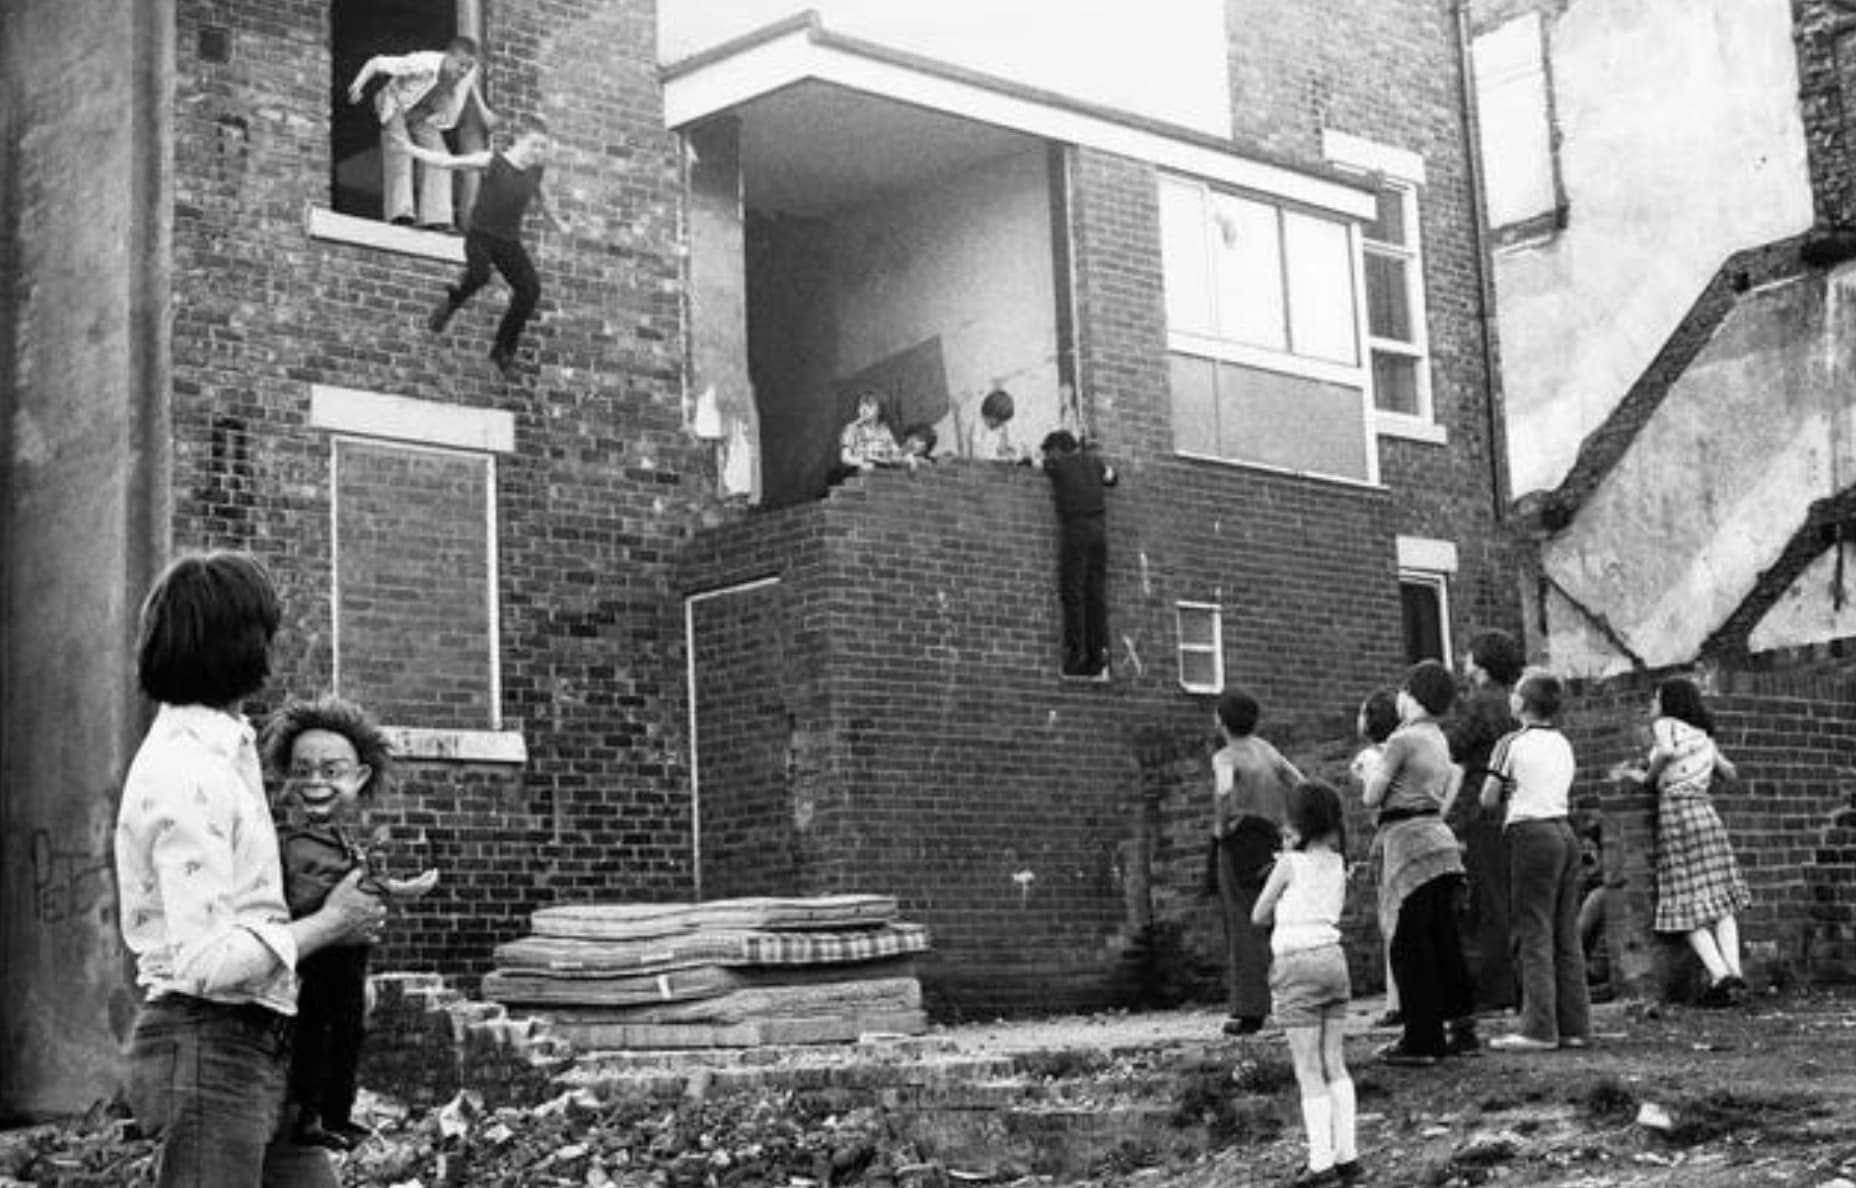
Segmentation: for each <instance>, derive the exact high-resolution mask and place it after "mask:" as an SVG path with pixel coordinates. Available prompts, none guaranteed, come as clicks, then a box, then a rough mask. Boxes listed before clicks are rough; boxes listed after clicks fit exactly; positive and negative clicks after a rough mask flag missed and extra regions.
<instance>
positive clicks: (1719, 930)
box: [1714, 913, 1746, 982]
mask: <svg viewBox="0 0 1856 1188" xmlns="http://www.w3.org/2000/svg"><path fill="white" fill-rule="evenodd" d="M1714 943H1715V944H1716V945H1717V946H1718V947H1719V948H1720V950H1721V964H1723V965H1725V966H1726V967H1727V974H1728V976H1729V977H1734V978H1739V979H1740V980H1741V981H1743V982H1744V981H1745V980H1746V976H1745V975H1744V974H1742V973H1741V972H1740V925H1739V924H1738V923H1736V922H1735V920H1734V918H1733V915H1732V914H1731V913H1730V914H1728V915H1725V916H1722V917H1721V918H1720V919H1718V920H1716V921H1715V922H1714Z"/></svg>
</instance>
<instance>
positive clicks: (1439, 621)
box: [1398, 572, 1451, 665]
mask: <svg viewBox="0 0 1856 1188" xmlns="http://www.w3.org/2000/svg"><path fill="white" fill-rule="evenodd" d="M1398 594H1399V606H1400V608H1401V610H1402V611H1403V614H1404V625H1405V662H1406V663H1408V664H1416V663H1418V662H1419V661H1420V660H1436V661H1439V662H1441V663H1443V664H1446V665H1448V664H1449V663H1450V662H1451V661H1450V604H1449V587H1448V585H1447V584H1446V582H1445V579H1444V575H1443V574H1441V573H1417V572H1408V573H1403V574H1400V575H1399V580H1398Z"/></svg>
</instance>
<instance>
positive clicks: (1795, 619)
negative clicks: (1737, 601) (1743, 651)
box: [1747, 544, 1856, 653]
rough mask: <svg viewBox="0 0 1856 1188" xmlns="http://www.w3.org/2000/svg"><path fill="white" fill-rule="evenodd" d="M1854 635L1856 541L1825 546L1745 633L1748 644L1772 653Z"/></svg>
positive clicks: (1761, 650)
mask: <svg viewBox="0 0 1856 1188" xmlns="http://www.w3.org/2000/svg"><path fill="white" fill-rule="evenodd" d="M1839 552H1841V553H1842V557H1841V559H1839V557H1838V553H1839ZM1839 602H1841V605H1839ZM1851 637H1856V546H1851V545H1848V544H1844V545H1839V546H1838V547H1837V548H1834V549H1826V550H1825V551H1824V552H1823V554H1822V555H1820V556H1819V557H1818V558H1817V560H1815V561H1813V562H1812V563H1811V564H1810V565H1809V566H1807V567H1806V568H1805V571H1804V572H1803V573H1802V574H1800V575H1798V580H1797V581H1795V582H1793V583H1792V584H1791V587H1790V588H1789V589H1788V590H1786V591H1785V593H1784V594H1782V595H1780V597H1779V600H1778V602H1777V604H1775V605H1774V606H1773V608H1772V609H1771V610H1769V611H1767V612H1766V617H1765V618H1763V619H1761V620H1760V622H1759V626H1757V627H1755V628H1754V629H1753V630H1752V631H1751V632H1750V633H1749V634H1748V635H1747V648H1748V650H1749V651H1752V652H1756V653H1757V652H1770V651H1776V650H1778V649H1780V648H1797V647H1803V646H1805V645H1807V644H1814V643H1823V642H1825V641H1827V640H1833V639H1849V638H1851Z"/></svg>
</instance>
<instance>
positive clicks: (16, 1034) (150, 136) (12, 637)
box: [0, 0, 175, 1121]
mask: <svg viewBox="0 0 1856 1188" xmlns="http://www.w3.org/2000/svg"><path fill="white" fill-rule="evenodd" d="M174 22H175V14H174V5H173V0H138V2H137V3H135V4H122V3H120V2H119V0H9V2H8V3H6V4H5V5H0V414H3V415H0V575H3V576H0V1053H4V1056H3V1057H0V1121H5V1120H18V1119H30V1118H39V1117H47V1116H53V1115H58V1114H65V1113H70V1112H73V1111H78V1110H82V1109H84V1108H86V1107H87V1106H89V1105H90V1104H91V1103H92V1102H94V1101H96V1100H97V1099H99V1098H103V1097H107V1096H109V1095H111V1094H112V1093H114V1092H115V1090H116V1088H117V1086H118V1084H119V1082H120V1076H121V1058H120V1055H119V1044H120V1041H121V1038H122V1037H123V1036H124V1035H125V1034H126V1029H127V1026H128V1024H129V1022H130V1020H131V1018H132V1017H133V1011H134V1005H135V1004H134V998H133V994H132V990H131V984H132V979H131V978H130V977H129V975H128V971H127V968H126V966H125V962H124V955H123V948H122V944H121V940H120V935H119V933H118V931H117V925H116V903H117V899H116V887H115V881H114V863H113V857H112V852H111V839H112V836H113V833H114V828H115V816H116V803H117V797H118V794H119V789H120V786H121V781H122V777H123V774H124V771H125V769H126V768H127V765H128V761H129V759H130V757H131V756H132V755H133V753H134V748H135V746H136V744H137V743H138V742H139V741H140V737H141V733H142V730H143V728H144V726H145V723H146V713H147V710H146V708H145V706H144V704H143V701H142V699H141V698H140V696H139V695H138V694H137V693H136V691H135V686H134V655H133V644H134V632H135V617H136V611H137V603H138V601H139V599H140V597H141V594H142V591H143V590H144V589H145V588H146V587H147V584H148V581H149V579H150V577H151V576H152V573H153V571H154V569H155V567H156V566H157V565H158V564H159V563H160V562H161V560H162V559H163V558H164V556H165V553H166V551H167V546H166V528H167V506H168V499H167V487H166V473H167V453H166V450H167V447H166V439H167V433H166V425H167V407H168V345H167V330H166V325H167V305H168V299H169V298H168V290H169V274H170V269H171V255H172V252H171V248H170V243H169V235H170V232H169V228H170V225H171V219H172V214H171V211H172V206H173V193H172V176H171V175H172V168H173V166H172V161H173V152H172V146H171V132H170V127H171V109H172V96H173V90H174V44H173V43H174V36H175V23H174Z"/></svg>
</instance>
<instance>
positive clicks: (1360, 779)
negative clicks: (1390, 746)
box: [1347, 743, 1386, 788]
mask: <svg viewBox="0 0 1856 1188" xmlns="http://www.w3.org/2000/svg"><path fill="white" fill-rule="evenodd" d="M1385 754H1386V749H1385V747H1384V746H1382V745H1381V744H1379V743H1374V744H1373V745H1371V746H1369V747H1367V748H1365V749H1364V750H1362V751H1361V752H1360V753H1359V754H1358V755H1355V756H1354V757H1353V762H1352V763H1350V764H1348V765H1347V774H1348V775H1350V776H1352V777H1353V780H1354V782H1355V783H1357V784H1359V785H1360V786H1361V787H1362V788H1364V787H1365V786H1366V783H1367V781H1368V780H1371V779H1372V778H1373V776H1374V775H1376V774H1377V773H1378V771H1379V765H1380V764H1381V763H1382V762H1384V761H1385Z"/></svg>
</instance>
